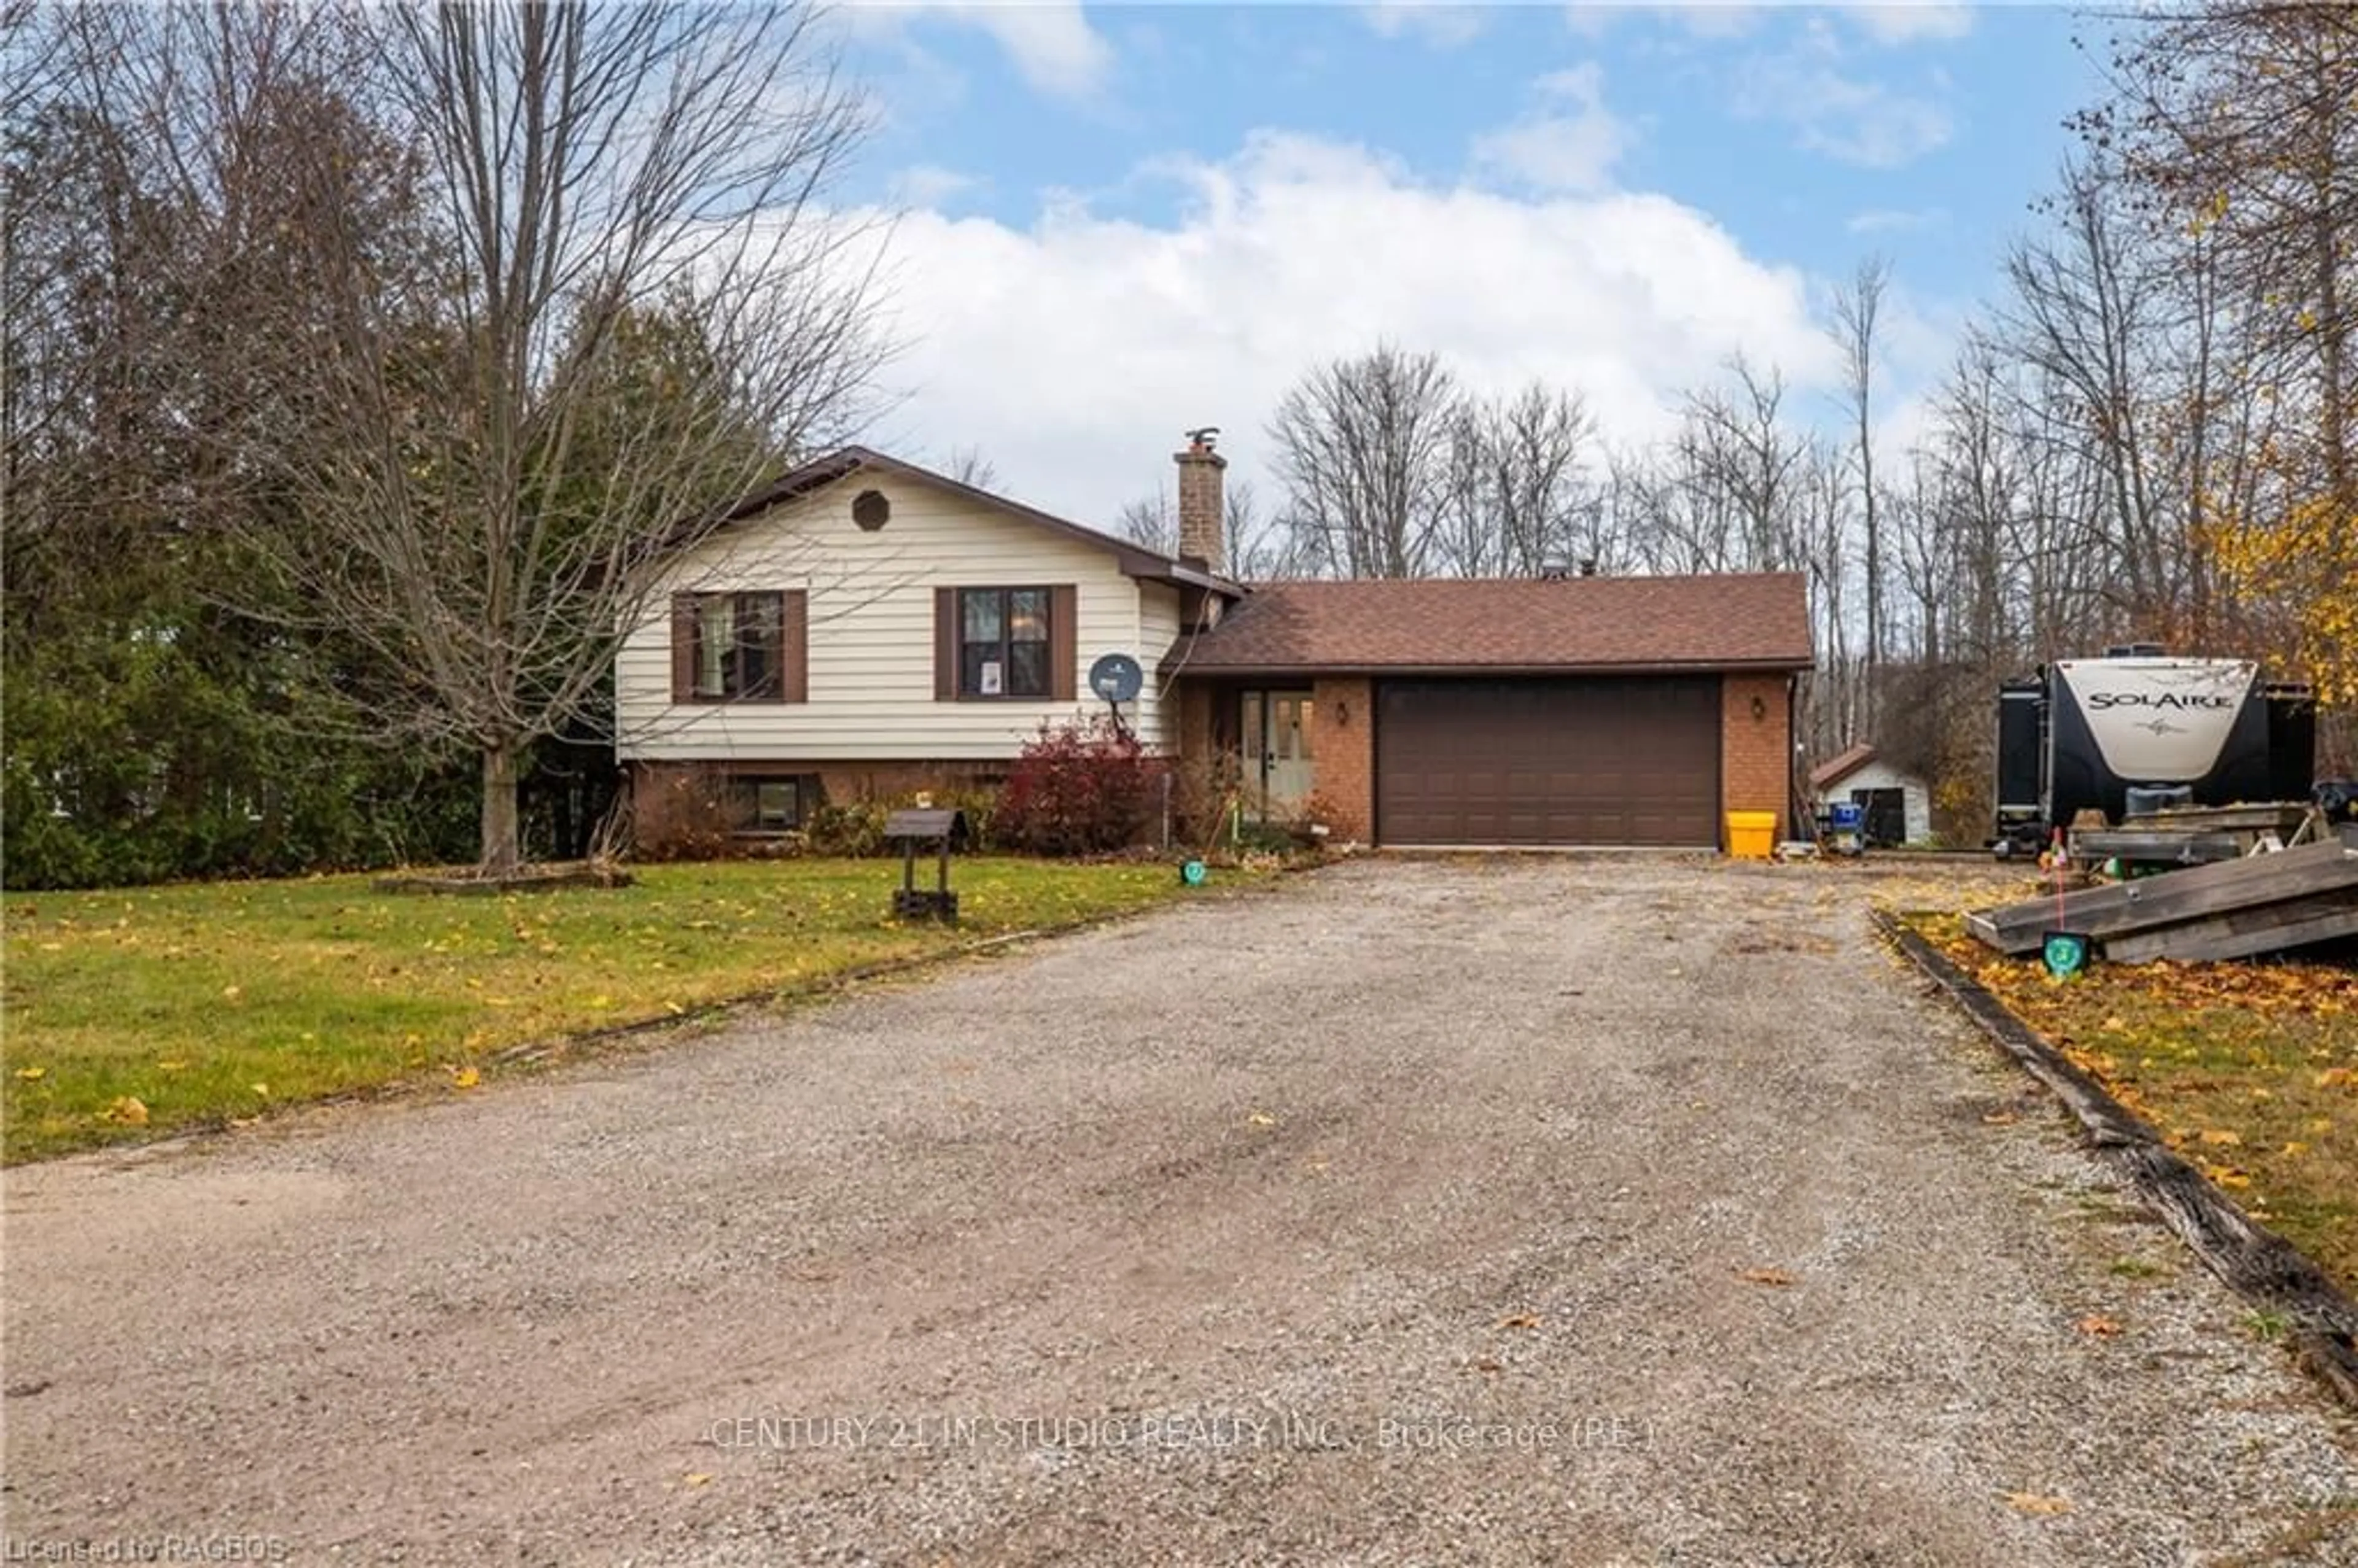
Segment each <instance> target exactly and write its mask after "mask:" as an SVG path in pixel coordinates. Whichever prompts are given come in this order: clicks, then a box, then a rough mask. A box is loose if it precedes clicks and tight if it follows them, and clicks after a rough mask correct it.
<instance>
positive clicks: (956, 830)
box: [884, 807, 973, 925]
mask: <svg viewBox="0 0 2358 1568" xmlns="http://www.w3.org/2000/svg"><path fill="white" fill-rule="evenodd" d="M972 838H973V835H972V833H971V832H970V831H969V830H968V827H967V823H966V813H965V812H963V811H948V810H936V809H926V808H924V807H915V808H912V809H910V810H907V811H895V812H893V813H892V815H890V816H887V817H885V818H884V841H885V842H886V843H887V844H898V845H899V846H900V847H901V887H900V891H899V892H895V893H894V894H893V895H892V918H893V919H895V920H938V921H940V922H941V923H942V924H943V925H957V894H956V893H954V892H950V850H951V849H952V848H954V847H957V848H963V847H964V846H965V845H966V844H968V842H970V841H971V839H972ZM920 846H924V847H926V848H929V849H932V850H933V851H934V853H935V855H936V857H937V861H936V864H937V866H938V868H939V869H938V871H936V877H935V884H934V886H933V887H932V888H931V889H930V890H928V889H925V888H921V887H919V886H918V885H917V849H918V848H919V847H920Z"/></svg>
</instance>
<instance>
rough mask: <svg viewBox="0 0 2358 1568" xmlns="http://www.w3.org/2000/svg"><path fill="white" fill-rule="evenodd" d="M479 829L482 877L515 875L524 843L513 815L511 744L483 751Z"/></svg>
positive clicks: (514, 753) (513, 745)
mask: <svg viewBox="0 0 2358 1568" xmlns="http://www.w3.org/2000/svg"><path fill="white" fill-rule="evenodd" d="M482 826H483V858H482V871H483V874H484V875H486V876H493V877H504V876H509V875H512V874H514V871H515V870H516V868H517V867H518V866H520V865H522V864H523V863H524V842H523V834H522V832H521V831H520V829H519V826H518V821H517V815H516V747H515V744H514V742H513V741H501V742H498V743H496V744H494V745H489V746H485V747H484V748H483V825H482Z"/></svg>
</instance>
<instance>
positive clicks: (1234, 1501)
mask: <svg viewBox="0 0 2358 1568" xmlns="http://www.w3.org/2000/svg"><path fill="white" fill-rule="evenodd" d="M1871 875H1872V873H1864V872H1859V871H1842V870H1832V871H1830V870H1793V871H1772V870H1768V869H1766V868H1761V869H1750V868H1735V867H1725V866H1718V865H1710V864H1704V863H1700V862H1694V863H1690V862H1684V861H1679V860H1659V859H1646V858H1628V859H1606V858H1595V859H1577V860H1574V859H1524V860H1500V861H1493V862H1484V861H1478V860H1463V861H1441V860H1425V861H1419V860H1406V861H1395V860H1385V861H1376V862H1366V863H1358V864H1354V865H1351V866H1347V867H1344V868H1341V869H1338V870H1336V871H1327V872H1322V873H1320V874H1318V875H1316V876H1314V877H1310V878H1303V879H1295V880H1293V881H1289V882H1288V884H1287V885H1286V886H1285V887H1284V888H1282V890H1279V891H1277V892H1268V893H1260V894H1254V895H1249V896H1243V897H1238V898H1233V899H1224V898H1206V900H1204V901H1203V902H1200V903H1194V904H1191V905H1186V906H1182V907H1179V908H1175V909H1174V910H1171V911H1169V912H1167V913H1163V914H1156V915H1153V916H1151V917H1149V918H1146V919H1142V920H1139V921H1136V922H1134V923H1130V924H1128V925H1120V926H1115V927H1109V928H1104V929H1101V930H1098V931H1097V932H1094V933H1091V934H1088V935H1080V936H1076V937H1073V938H1069V939H1065V940H1061V941H1056V942H1054V943H1050V944H1045V945H1043V946H1039V947H1037V948H1035V949H1033V950H1030V951H1025V952H1022V953H1017V954H1011V955H1007V956H1002V957H997V958H994V959H991V960H989V961H987V962H978V963H975V964H971V965H968V966H966V967H963V968H958V969H957V970H954V971H952V972H949V973H946V974H940V975H936V976H934V977H932V978H930V979H925V980H924V981H921V982H910V983H905V984H901V985H895V986H892V987H889V988H883V989H871V990H869V991H867V992H866V993H864V994H862V995H860V996H859V997H857V998H854V999H852V1000H844V1001H840V1002H838V1003H835V1004H831V1005H827V1006H824V1007H816V1008H809V1009H806V1010H804V1011H799V1012H797V1013H795V1014H794V1015H792V1016H787V1017H781V1018H777V1019H773V1020H767V1021H756V1022H743V1023H740V1024H736V1025H732V1026H730V1028H728V1029H727V1030H725V1031H724V1032H721V1033H715V1034H713V1035H711V1036H709V1037H707V1038H702V1039H689V1040H684V1041H681V1042H678V1043H676V1044H672V1045H670V1046H669V1047H667V1048H665V1049H662V1050H658V1051H651V1052H646V1053H640V1054H629V1055H613V1056H609V1057H607V1058H604V1059H602V1060H599V1061H593V1062H590V1063H588V1064H585V1065H579V1066H576V1067H573V1068H569V1069H567V1070H564V1071H561V1072H558V1073H556V1074H552V1075H550V1076H546V1077H543V1078H540V1079H536V1080H534V1081H530V1082H525V1083H517V1084H508V1085H503V1086H496V1087H487V1088H485V1089H484V1090H481V1091H480V1092H478V1093H476V1094H473V1095H469V1096H465V1097H463V1098H460V1097H453V1098H449V1099H444V1100H437V1101H435V1102H432V1103H426V1102H419V1103H415V1104H397V1105H393V1106H386V1107H378V1108H363V1109H357V1110H344V1111H330V1112H321V1113H315V1114H313V1115H310V1116H307V1117H301V1118H297V1119H293V1120H291V1121H289V1122H287V1123H286V1124H283V1125H281V1126H278V1127H274V1128H272V1129H270V1130H265V1131H263V1132H261V1133H257V1134H247V1135H244V1136H240V1137H235V1138H231V1139H214V1140H207V1141H197V1142H196V1143H194V1144H190V1145H184V1146H181V1147H179V1148H178V1149H170V1150H165V1151H162V1152H155V1153H151V1154H148V1155H145V1156H123V1155H114V1156H99V1157H92V1158H85V1159H78V1160H72V1161H66V1162H58V1163H55V1164H51V1165H47V1166H42V1167H38V1168H34V1169H29V1170H23V1171H18V1172H15V1173H11V1174H10V1176H9V1178H8V1181H7V1190H6V1218H7V1230H6V1237H5V1240H6V1248H7V1257H6V1265H7V1272H6V1285H5V1293H6V1320H5V1321H6V1345H5V1348H6V1379H7V1383H8V1398H7V1399H6V1400H5V1407H0V1408H5V1417H6V1483H5V1488H6V1490H5V1500H6V1503H7V1515H6V1531H7V1535H8V1537H9V1547H10V1550H11V1552H16V1551H17V1550H19V1545H18V1543H21V1542H27V1541H47V1542H58V1541H67V1540H83V1541H98V1542H105V1541H115V1540H122V1539H132V1540H141V1541H148V1542H151V1543H152V1542H155V1541H158V1540H160V1539H161V1538H163V1537H165V1536H174V1537H177V1538H179V1539H180V1540H181V1541H211V1542H212V1543H213V1544H214V1545H216V1546H217V1547H218V1546H221V1545H222V1543H224V1542H229V1541H237V1542H240V1543H243V1544H241V1546H240V1547H239V1550H246V1549H247V1548H248V1546H250V1545H251V1544H254V1542H253V1541H252V1540H251V1538H257V1537H259V1538H265V1539H264V1540H263V1541H261V1542H259V1544H262V1545H265V1546H269V1545H272V1544H274V1543H276V1544H281V1545H283V1546H284V1547H285V1548H286V1549H287V1559H288V1560H290V1561H295V1562H323V1561H331V1560H332V1561H342V1562H367V1561H377V1560H380V1559H384V1560H406V1561H410V1562H420V1563H427V1562H431V1563H442V1562H454V1561H460V1560H468V1559H481V1558H491V1559H494V1560H524V1561H531V1562H548V1563H571V1562H615V1561H622V1560H630V1561H634V1562H638V1563H670V1562H682V1563H688V1562H699V1563H701V1562H745V1563H761V1562H809V1561H827V1562H865V1561H882V1562H900V1561H907V1562H917V1563H943V1562H955V1563H1001V1562H1024V1561H1036V1560H1042V1559H1046V1558H1051V1557H1078V1556H1095V1555H1100V1554H1116V1553H1119V1554H1120V1556H1121V1557H1123V1558H1124V1559H1126V1560H1129V1561H1135V1562H1140V1563H1146V1562H1174V1561H1241V1560H1249V1561H1277V1560H1289V1561H1317V1562H1331V1561H1357V1562H1386V1563H1390V1562H1400V1563H1410V1562H1439V1561H1449V1562H1459V1561H1496V1562H1528V1561H1538V1560H1545V1561H1551V1562H1556V1563H1592V1564H1604V1563H1681V1564H1687V1563H1731V1564H1734V1563H1743V1564H1768V1563H1889V1564H1904V1565H1910V1568H1913V1565H1919V1564H1943V1563H2006V1564H2015V1563H2104V1564H2130V1563H2201V1562H2224V1561H2227V1560H2229V1557H2230V1556H2231V1554H2232V1555H2233V1556H2234V1560H2235V1561H2253V1562H2274V1561H2285V1562H2321V1563H2330V1562H2339V1563H2358V1439H2353V1431H2352V1428H2351V1426H2350V1424H2349V1423H2348V1422H2346V1421H2345V1420H2343V1419H2342V1418H2341V1417H2338V1416H2336V1415H2335V1414H2333V1413H2332V1412H2331V1411H2330V1410H2329V1409H2328V1407H2327V1406H2326V1404H2325V1402H2324V1401H2323V1400H2322V1399H2321V1398H2320V1396H2318V1395H2317V1394H2315V1393H2314V1392H2312V1390H2310V1389H2309V1386H2308V1385H2307V1384H2306V1383H2304V1382H2303V1381H2302V1380H2301V1379H2300V1378H2299V1375H2298V1374H2297V1373H2295V1372H2294V1371H2293V1370H2291V1369H2290V1368H2289V1367H2288V1365H2287V1364H2286V1363H2285V1362H2284V1360H2283V1358H2282V1356H2281V1354H2280V1353H2279V1352H2277V1350H2275V1349H2273V1348H2271V1347H2269V1346H2265V1345H2262V1344H2260V1343H2258V1342H2257V1341H2256V1340H2255V1336H2254V1334H2253V1332H2252V1330H2251V1325H2249V1324H2247V1322H2246V1316H2247V1314H2246V1313H2245V1311H2244V1308H2243V1307H2242V1306H2241V1305H2240V1304H2239V1303H2237V1302H2236V1301H2235V1300H2234V1298H2232V1297H2230V1296H2229V1295H2227V1294H2226V1293H2225V1292H2223V1291H2222V1290H2220V1289H2219V1288H2217V1287H2216V1286H2215V1285H2213V1284H2212V1281H2210V1280H2209V1279H2208V1277H2207V1276H2204V1275H2201V1273H2200V1272H2199V1271H2196V1270H2194V1269H2193V1268H2192V1267H2191V1266H2190V1264H2188V1263H2186V1262H2185V1261H2184V1260H2183V1257H2182V1255H2181V1254H2180V1251H2179V1249H2177V1247H2176V1244H2175V1243H2174V1242H2173V1241H2172V1240H2171V1239H2170V1238H2169V1237H2168V1235H2167V1234H2166V1233H2164V1232H2162V1231H2160V1230H2159V1229H2158V1227H2155V1226H2154V1225H2152V1224H2151V1223H2150V1222H2149V1221H2147V1219H2145V1218H2144V1217H2142V1216H2141V1215H2140V1214H2139V1213H2138V1212H2137V1211H2136V1209H2135V1208H2134V1206H2131V1205H2129V1204H2128V1203H2127V1202H2125V1200H2124V1199H2123V1198H2122V1196H2121V1195H2119V1194H2117V1193H2116V1192H2114V1191H2112V1190H2110V1189H2108V1188H2106V1187H2104V1185H2102V1184H2101V1183H2100V1182H2099V1180H2098V1179H2097V1178H2096V1176H2095V1175H2094V1174H2093V1173H2092V1168H2091V1167H2090V1166H2089V1165H2088V1164H2087V1163H2086V1162H2084V1161H2082V1159H2081V1158H2080V1157H2079V1156H2078V1154H2077V1153H2075V1152H2074V1151H2073V1149H2072V1145H2071V1139H2070V1137H2069V1135H2068V1134H2067V1133H2066V1131H2065V1130H2064V1128H2063V1126H2062V1123H2061V1119H2060V1118H2059V1117H2058V1116H2057V1115H2056V1114H2055V1113H2054V1112H2053V1111H2052V1109H2051V1108H2050V1107H2048V1106H2047V1105H2046V1104H2045V1103H2043V1102H2042V1101H2040V1100H2039V1098H2036V1096H2035V1095H2034V1093H2033V1092H2032V1091H2031V1090H2030V1089H2029V1088H2028V1086H2027V1081H2026V1080H2024V1079H2022V1078H2021V1077H2019V1076H2017V1075H2016V1074H2015V1073H2014V1072H2012V1071H2011V1070H2010V1069H2006V1068H2003V1067H2001V1066H1999V1065H1997V1063H1996V1059H1995V1057H1994V1056H1993V1054H1992V1053H1991V1052H1990V1051H1989V1049H1988V1048H1987V1047H1985V1045H1984V1044H1981V1043H1980V1042H1979V1040H1978V1038H1977V1037H1975V1036H1974V1035H1972V1034H1970V1033H1969V1032H1968V1031H1967V1030H1966V1029H1965V1028H1964V1027H1963V1025H1962V1024H1961V1023H1959V1022H1956V1021H1955V1020H1954V1019H1952V1016H1951V1014H1950V1013H1949V1012H1948V1011H1945V1010H1944V1008H1943V1007H1942V1005H1941V1004H1940V1003H1939V1002H1937V1001H1935V1000H1932V999H1931V998H1929V997H1928V996H1926V995H1925V994H1924V993H1923V989H1922V988H1921V987H1920V985H1919V984H1918V983H1917V981H1916V979H1915V978H1914V977H1913V975H1912V973H1910V972H1909V971H1905V970H1903V969H1902V968H1899V967H1898V965H1897V964H1896V963H1895V962H1894V961H1893V960H1892V959H1890V958H1889V957H1887V956H1885V955H1884V954H1883V953H1882V952H1881V951H1880V950H1878V949H1877V947H1876V946H1874V945H1873V943H1872V942H1871V941H1870V940H1869V937H1868V934H1867V933H1868V927H1867V922H1866V915H1865V903H1866V878H1867V877H1869V876H1871ZM1747 1276H1749V1277H1747ZM2092 1314H2100V1315H2101V1316H2102V1317H2104V1318H2108V1319H2111V1320H2114V1321H2115V1322H2117V1324H2118V1325H2120V1332H2119V1333H2117V1334H2110V1335H2108V1334H2103V1333H2093V1332H2088V1331H2086V1330H2085V1329H2083V1328H2082V1326H2080V1325H2082V1322H2083V1320H2086V1319H2088V1318H2090V1317H2091V1316H2092ZM2097 1326H2099V1327H2101V1326H2103V1325H2097Z"/></svg>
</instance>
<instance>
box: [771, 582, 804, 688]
mask: <svg viewBox="0 0 2358 1568" xmlns="http://www.w3.org/2000/svg"><path fill="white" fill-rule="evenodd" d="M784 600H785V609H784V615H783V616H782V617H781V630H780V633H779V637H778V643H779V648H778V655H779V664H780V665H781V666H782V667H781V668H780V669H779V671H778V700H779V701H781V702H808V701H809V700H810V594H809V592H808V591H807V590H806V589H799V588H790V589H787V590H786V591H785V593H784Z"/></svg>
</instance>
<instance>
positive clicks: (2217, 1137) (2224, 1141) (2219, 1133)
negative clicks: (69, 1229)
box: [2202, 1127, 2244, 1149]
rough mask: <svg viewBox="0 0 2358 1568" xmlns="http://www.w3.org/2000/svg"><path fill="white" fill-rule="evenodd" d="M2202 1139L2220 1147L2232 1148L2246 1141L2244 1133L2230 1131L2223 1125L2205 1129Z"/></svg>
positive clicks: (2214, 1146)
mask: <svg viewBox="0 0 2358 1568" xmlns="http://www.w3.org/2000/svg"><path fill="white" fill-rule="evenodd" d="M2202 1141H2203V1142H2205V1143H2208V1144H2210V1145H2212V1147H2213V1148H2218V1149H2231V1148H2234V1147H2235V1146H2237V1145H2238V1144H2241V1143H2242V1142H2243V1141H2244V1138H2243V1134H2241V1133H2238V1132H2230V1131H2228V1130H2226V1129H2225V1128H2223V1127H2210V1128H2205V1129H2203V1131H2202Z"/></svg>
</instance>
